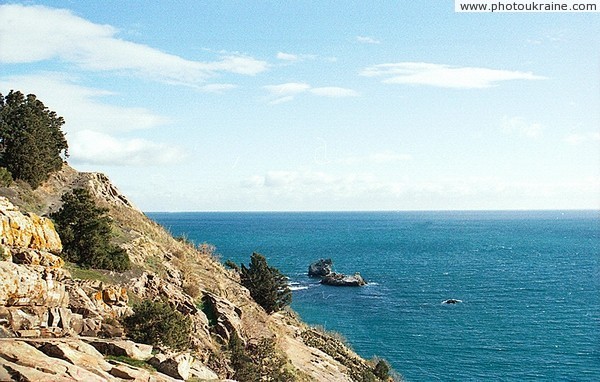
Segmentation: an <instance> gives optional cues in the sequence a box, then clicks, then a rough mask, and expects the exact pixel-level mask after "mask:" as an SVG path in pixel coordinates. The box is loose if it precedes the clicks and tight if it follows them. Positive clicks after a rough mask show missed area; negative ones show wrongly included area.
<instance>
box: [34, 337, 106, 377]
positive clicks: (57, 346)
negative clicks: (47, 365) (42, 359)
mask: <svg viewBox="0 0 600 382" xmlns="http://www.w3.org/2000/svg"><path fill="white" fill-rule="evenodd" d="M39 349H40V350H41V351H42V352H43V353H44V354H46V355H48V356H49V357H54V358H60V359H62V360H65V361H67V362H70V363H72V364H74V365H78V366H81V367H85V368H86V369H92V370H104V371H109V370H110V369H111V368H112V366H111V365H110V364H109V363H108V362H106V361H105V360H104V357H103V356H102V354H101V353H100V352H99V351H97V350H96V349H95V348H94V347H93V346H91V345H89V344H86V343H85V342H83V341H81V340H71V341H68V342H62V341H61V342H47V343H45V344H44V345H42V346H41V347H40V348H39Z"/></svg>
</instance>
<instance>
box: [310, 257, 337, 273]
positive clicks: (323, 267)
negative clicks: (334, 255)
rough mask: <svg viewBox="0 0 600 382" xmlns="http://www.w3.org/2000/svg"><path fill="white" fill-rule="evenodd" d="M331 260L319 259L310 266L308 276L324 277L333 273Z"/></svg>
mask: <svg viewBox="0 0 600 382" xmlns="http://www.w3.org/2000/svg"><path fill="white" fill-rule="evenodd" d="M332 266H333V261H331V259H319V260H317V261H315V262H314V263H312V264H311V265H309V266H308V275H309V276H310V277H324V276H327V275H328V274H330V273H331V272H333V271H332V270H331V267H332Z"/></svg>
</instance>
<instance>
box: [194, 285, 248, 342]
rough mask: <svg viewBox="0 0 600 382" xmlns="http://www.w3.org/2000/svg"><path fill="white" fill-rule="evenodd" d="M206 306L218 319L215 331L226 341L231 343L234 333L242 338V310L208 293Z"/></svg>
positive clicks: (204, 298)
mask: <svg viewBox="0 0 600 382" xmlns="http://www.w3.org/2000/svg"><path fill="white" fill-rule="evenodd" d="M202 300H203V301H204V304H205V305H206V306H208V308H209V309H211V310H212V313H213V314H212V315H213V316H214V317H216V318H217V322H216V324H215V326H214V331H215V332H216V333H217V334H218V335H219V336H221V337H222V338H223V339H224V340H225V341H229V339H230V338H231V336H232V335H233V333H237V334H238V336H240V337H242V335H241V333H242V330H241V328H242V310H241V309H240V308H238V307H237V306H235V305H234V304H232V303H231V302H229V301H228V300H225V299H223V298H221V297H218V296H216V295H214V294H212V293H208V292H206V293H205V295H204V297H203V299H202Z"/></svg>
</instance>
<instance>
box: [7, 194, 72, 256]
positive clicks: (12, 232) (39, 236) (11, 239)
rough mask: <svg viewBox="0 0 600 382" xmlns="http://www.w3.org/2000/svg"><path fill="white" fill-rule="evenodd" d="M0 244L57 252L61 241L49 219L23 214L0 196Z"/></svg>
mask: <svg viewBox="0 0 600 382" xmlns="http://www.w3.org/2000/svg"><path fill="white" fill-rule="evenodd" d="M0 244H2V245H4V246H8V247H22V248H31V249H39V250H42V251H48V252H54V253H59V252H60V251H62V243H61V241H60V237H59V236H58V233H56V230H55V229H54V224H53V223H52V221H51V220H50V219H47V218H43V217H40V216H38V215H36V214H33V213H29V214H23V213H21V212H20V211H19V209H18V208H17V207H15V206H14V205H13V204H12V203H11V202H10V201H9V200H8V199H7V198H5V197H3V196H0Z"/></svg>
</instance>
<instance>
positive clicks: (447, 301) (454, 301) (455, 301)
mask: <svg viewBox="0 0 600 382" xmlns="http://www.w3.org/2000/svg"><path fill="white" fill-rule="evenodd" d="M461 302H462V300H457V299H455V298H449V299H447V300H444V301H442V304H458V303H461Z"/></svg>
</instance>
